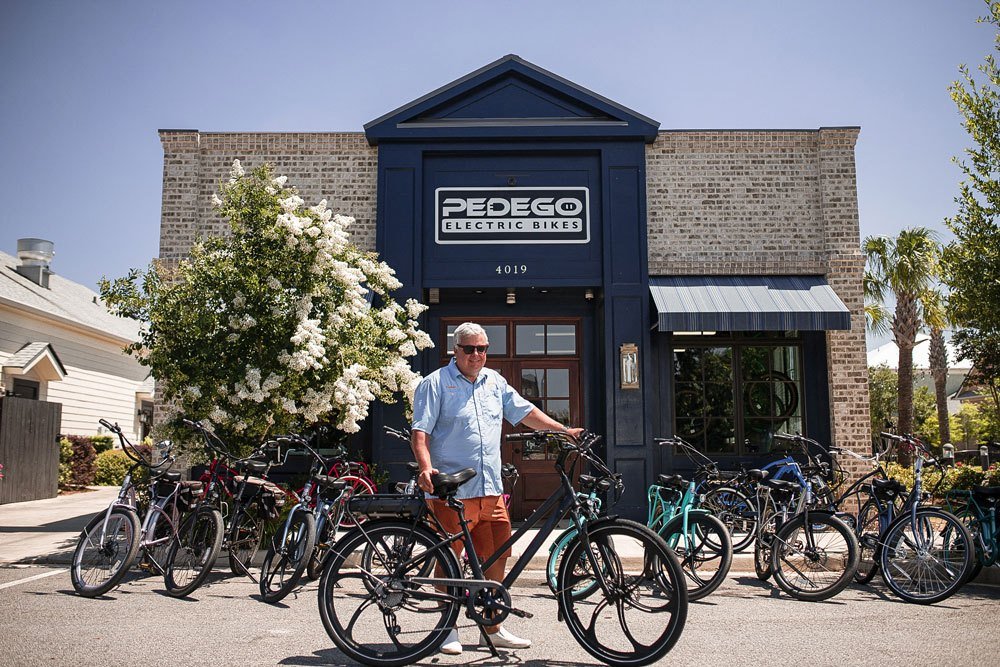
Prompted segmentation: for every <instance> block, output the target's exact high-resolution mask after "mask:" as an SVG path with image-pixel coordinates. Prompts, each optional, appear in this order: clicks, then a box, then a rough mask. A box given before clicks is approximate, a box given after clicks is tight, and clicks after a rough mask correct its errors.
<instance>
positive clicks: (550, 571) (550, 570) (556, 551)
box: [545, 528, 576, 594]
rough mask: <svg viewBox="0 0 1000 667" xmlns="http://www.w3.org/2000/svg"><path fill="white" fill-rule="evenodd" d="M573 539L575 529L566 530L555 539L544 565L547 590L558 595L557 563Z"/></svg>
mask: <svg viewBox="0 0 1000 667" xmlns="http://www.w3.org/2000/svg"><path fill="white" fill-rule="evenodd" d="M574 537H576V529H575V528H568V529H567V530H565V531H563V533H562V534H561V535H559V537H557V538H556V539H555V541H554V542H553V543H552V548H551V549H550V550H549V559H548V561H546V563H545V583H547V584H548V585H549V590H551V591H552V592H553V593H556V594H558V593H559V587H558V585H557V583H556V582H557V581H558V576H559V561H560V560H561V559H562V556H563V553H565V551H566V547H567V546H568V545H569V543H570V541H572V539H573V538H574Z"/></svg>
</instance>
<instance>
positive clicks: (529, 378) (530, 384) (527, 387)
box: [521, 368, 545, 398]
mask: <svg viewBox="0 0 1000 667" xmlns="http://www.w3.org/2000/svg"><path fill="white" fill-rule="evenodd" d="M521 396H524V397H525V398H538V397H539V396H545V370H544V369H542V368H522V369H521Z"/></svg>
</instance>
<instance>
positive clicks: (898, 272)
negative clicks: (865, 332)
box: [862, 227, 941, 433]
mask: <svg viewBox="0 0 1000 667" xmlns="http://www.w3.org/2000/svg"><path fill="white" fill-rule="evenodd" d="M862 248H863V250H864V253H865V256H866V258H867V266H866V268H865V279H864V285H865V292H866V296H868V297H869V299H870V300H871V303H870V307H871V310H872V311H880V314H879V313H878V312H873V313H872V316H871V319H874V320H875V321H883V322H884V321H886V320H887V319H888V311H887V310H886V308H885V306H884V304H885V298H886V296H887V295H888V294H889V293H892V295H893V296H894V297H895V299H896V307H895V310H894V312H893V315H892V320H891V326H890V330H891V331H892V336H893V341H894V342H895V343H896V347H898V348H899V369H898V371H899V376H898V377H899V379H898V383H897V388H898V391H899V397H898V402H897V406H898V413H899V425H898V427H899V431H900V432H901V433H911V432H912V431H913V347H914V345H915V344H916V339H917V332H919V331H920V328H921V325H922V324H923V322H924V321H925V320H924V308H923V305H924V302H925V301H926V300H927V294H928V292H930V290H931V289H932V287H933V285H934V282H935V279H936V278H937V276H938V274H939V271H940V263H939V259H940V255H941V246H940V245H939V244H938V242H937V240H936V239H935V236H934V233H933V232H932V231H931V230H929V229H927V228H925V227H913V228H910V229H904V230H902V231H901V232H900V233H899V235H898V236H897V237H896V238H890V237H887V236H869V237H867V238H866V239H865V240H864V242H863V243H862ZM866 312H869V308H866ZM871 319H870V321H871Z"/></svg>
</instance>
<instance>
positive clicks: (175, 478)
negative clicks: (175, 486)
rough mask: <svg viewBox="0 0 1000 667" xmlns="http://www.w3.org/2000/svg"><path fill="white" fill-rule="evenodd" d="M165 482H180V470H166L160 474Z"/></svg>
mask: <svg viewBox="0 0 1000 667" xmlns="http://www.w3.org/2000/svg"><path fill="white" fill-rule="evenodd" d="M159 478H160V479H162V480H163V481H164V482H179V481H181V474H180V473H179V472H165V473H163V474H161V475H160V476H159Z"/></svg>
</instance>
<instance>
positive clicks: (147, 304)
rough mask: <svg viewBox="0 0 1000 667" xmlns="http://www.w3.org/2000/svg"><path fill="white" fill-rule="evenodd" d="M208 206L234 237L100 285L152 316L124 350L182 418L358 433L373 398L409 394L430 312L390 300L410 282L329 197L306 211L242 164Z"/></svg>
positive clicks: (121, 304) (253, 431) (223, 425)
mask: <svg viewBox="0 0 1000 667" xmlns="http://www.w3.org/2000/svg"><path fill="white" fill-rule="evenodd" d="M212 203H213V206H214V207H215V209H216V210H217V211H218V212H219V213H220V214H222V215H223V216H225V217H226V218H228V220H229V226H230V230H231V233H230V235H229V236H228V237H225V238H222V237H213V238H208V239H205V240H203V241H201V242H199V243H197V244H196V245H195V246H194V248H193V249H192V252H191V256H190V259H188V260H185V261H182V262H180V264H179V265H178V266H177V267H176V269H173V270H171V271H167V270H166V269H164V268H163V267H162V266H160V267H157V266H155V265H154V266H151V267H150V268H149V269H148V270H147V271H145V272H140V271H137V270H132V271H131V272H130V273H129V275H128V276H127V277H125V278H119V279H117V280H115V281H114V282H108V281H106V280H105V281H102V283H101V297H102V298H103V299H104V300H105V302H106V303H107V304H108V306H109V307H110V308H111V309H112V311H113V312H115V313H116V314H118V315H121V316H125V317H132V318H135V319H138V320H140V321H142V322H143V323H144V324H145V326H144V328H143V331H142V333H141V336H140V339H139V341H137V342H136V343H134V344H133V345H131V346H129V347H128V348H126V351H127V352H129V353H131V354H134V355H136V356H137V357H138V359H139V361H140V363H142V364H144V365H146V366H149V367H150V369H151V371H152V373H153V376H154V377H156V379H157V380H158V381H159V382H161V383H162V385H161V386H163V388H164V390H163V392H164V398H165V399H166V401H167V402H168V403H169V404H170V405H171V409H173V410H175V411H176V414H179V415H183V416H185V417H187V418H189V419H199V420H207V421H209V422H211V424H212V425H213V426H214V428H215V429H216V431H217V432H219V434H220V435H222V436H223V437H224V438H225V437H226V436H227V435H228V436H237V437H240V438H241V439H250V440H259V439H262V438H265V437H266V436H267V434H269V433H281V432H289V431H296V430H301V429H302V428H303V427H308V426H309V425H313V424H316V423H318V422H323V423H328V424H331V425H333V426H334V427H335V428H337V429H340V430H341V431H344V432H346V433H354V432H357V431H358V430H359V428H360V425H359V423H360V422H361V421H362V420H364V418H365V417H366V416H367V415H368V408H369V405H370V404H371V402H372V401H374V400H376V399H377V400H381V401H384V402H394V401H395V400H396V398H398V397H399V396H400V395H403V396H404V397H406V398H407V399H410V398H412V395H413V389H414V388H415V386H416V383H417V382H418V381H419V379H420V377H419V376H418V375H417V374H416V373H414V372H413V371H412V370H411V369H410V366H409V364H408V362H407V360H406V358H407V357H410V356H413V355H415V354H416V353H417V351H418V350H419V349H423V348H426V347H430V346H432V342H431V339H430V337H429V336H428V335H427V334H426V333H424V332H422V331H420V330H419V329H418V325H417V317H418V316H419V315H420V313H422V312H423V311H424V310H426V306H424V305H422V304H420V303H418V302H416V301H414V300H412V299H410V300H408V301H407V302H406V303H405V304H404V305H400V304H398V303H396V302H395V301H394V300H393V299H392V297H391V296H390V292H391V291H392V290H394V289H398V288H399V287H400V286H401V284H400V283H399V281H398V280H396V278H395V276H394V272H393V270H392V269H391V268H390V267H389V266H388V265H386V264H385V263H383V262H380V261H379V260H378V258H377V256H376V255H375V254H373V253H367V252H363V251H361V250H359V249H358V248H356V247H355V246H354V245H352V244H351V243H350V241H349V240H348V234H347V227H348V226H349V225H350V224H351V223H353V222H354V219H353V218H349V217H344V216H342V215H334V214H333V212H332V211H331V210H330V209H328V208H327V205H326V200H323V201H321V202H319V203H318V204H317V205H315V206H311V207H306V205H305V202H304V201H303V200H302V198H301V197H299V196H298V194H297V192H296V190H295V189H294V188H292V187H290V186H288V185H286V177H284V176H279V177H274V175H273V174H272V171H271V169H270V167H268V166H267V165H264V166H261V167H257V168H255V169H253V170H252V171H250V172H246V171H245V170H244V169H243V167H242V166H241V165H240V163H239V161H238V160H237V161H235V162H234V163H233V167H232V171H231V172H230V178H229V182H228V183H224V184H223V185H222V186H221V188H220V193H219V195H213V198H212Z"/></svg>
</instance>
